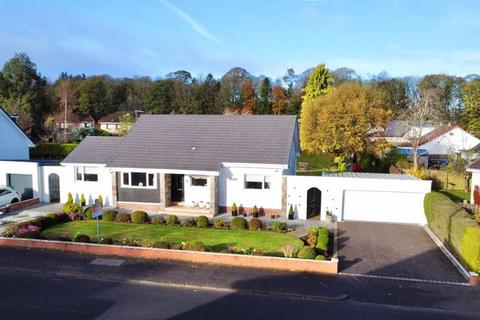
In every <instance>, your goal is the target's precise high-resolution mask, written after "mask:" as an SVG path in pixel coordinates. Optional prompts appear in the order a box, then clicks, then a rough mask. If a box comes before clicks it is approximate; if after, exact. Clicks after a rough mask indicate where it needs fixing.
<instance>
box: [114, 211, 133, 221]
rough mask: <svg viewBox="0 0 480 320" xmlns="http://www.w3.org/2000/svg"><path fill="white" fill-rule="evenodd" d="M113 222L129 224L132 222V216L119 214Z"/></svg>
mask: <svg viewBox="0 0 480 320" xmlns="http://www.w3.org/2000/svg"><path fill="white" fill-rule="evenodd" d="M113 221H115V222H124V223H128V222H130V221H131V216H130V214H128V213H125V212H119V213H117V214H116V215H115V218H114V219H113Z"/></svg>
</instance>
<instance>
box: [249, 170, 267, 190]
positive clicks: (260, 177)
mask: <svg viewBox="0 0 480 320" xmlns="http://www.w3.org/2000/svg"><path fill="white" fill-rule="evenodd" d="M248 176H251V177H253V176H255V177H256V178H255V179H253V180H247V179H248ZM256 180H258V181H256ZM249 181H250V182H258V183H261V184H262V187H261V188H258V189H257V188H247V182H249ZM267 183H268V188H267V187H266V185H267ZM243 188H244V189H245V190H270V189H271V188H272V180H271V177H270V176H266V175H261V174H248V173H247V174H245V175H244V180H243Z"/></svg>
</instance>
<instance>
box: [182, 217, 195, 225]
mask: <svg viewBox="0 0 480 320" xmlns="http://www.w3.org/2000/svg"><path fill="white" fill-rule="evenodd" d="M180 225H181V226H182V227H193V219H192V218H183V219H180Z"/></svg>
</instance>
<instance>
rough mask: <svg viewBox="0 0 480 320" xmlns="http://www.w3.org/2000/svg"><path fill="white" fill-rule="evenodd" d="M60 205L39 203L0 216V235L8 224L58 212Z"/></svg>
mask: <svg viewBox="0 0 480 320" xmlns="http://www.w3.org/2000/svg"><path fill="white" fill-rule="evenodd" d="M61 210H62V205H61V204H60V203H40V204H38V205H34V206H31V207H28V208H25V209H20V210H16V211H13V212H9V213H4V214H2V215H0V234H1V231H2V227H5V226H6V225H8V224H10V223H17V222H21V221H25V220H29V219H32V218H35V217H38V216H43V215H46V214H47V213H50V212H60V211H61Z"/></svg>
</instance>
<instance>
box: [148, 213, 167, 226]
mask: <svg viewBox="0 0 480 320" xmlns="http://www.w3.org/2000/svg"><path fill="white" fill-rule="evenodd" d="M150 222H151V223H152V224H164V223H165V218H164V217H162V216H161V215H155V216H153V217H152V218H151V219H150Z"/></svg>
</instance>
